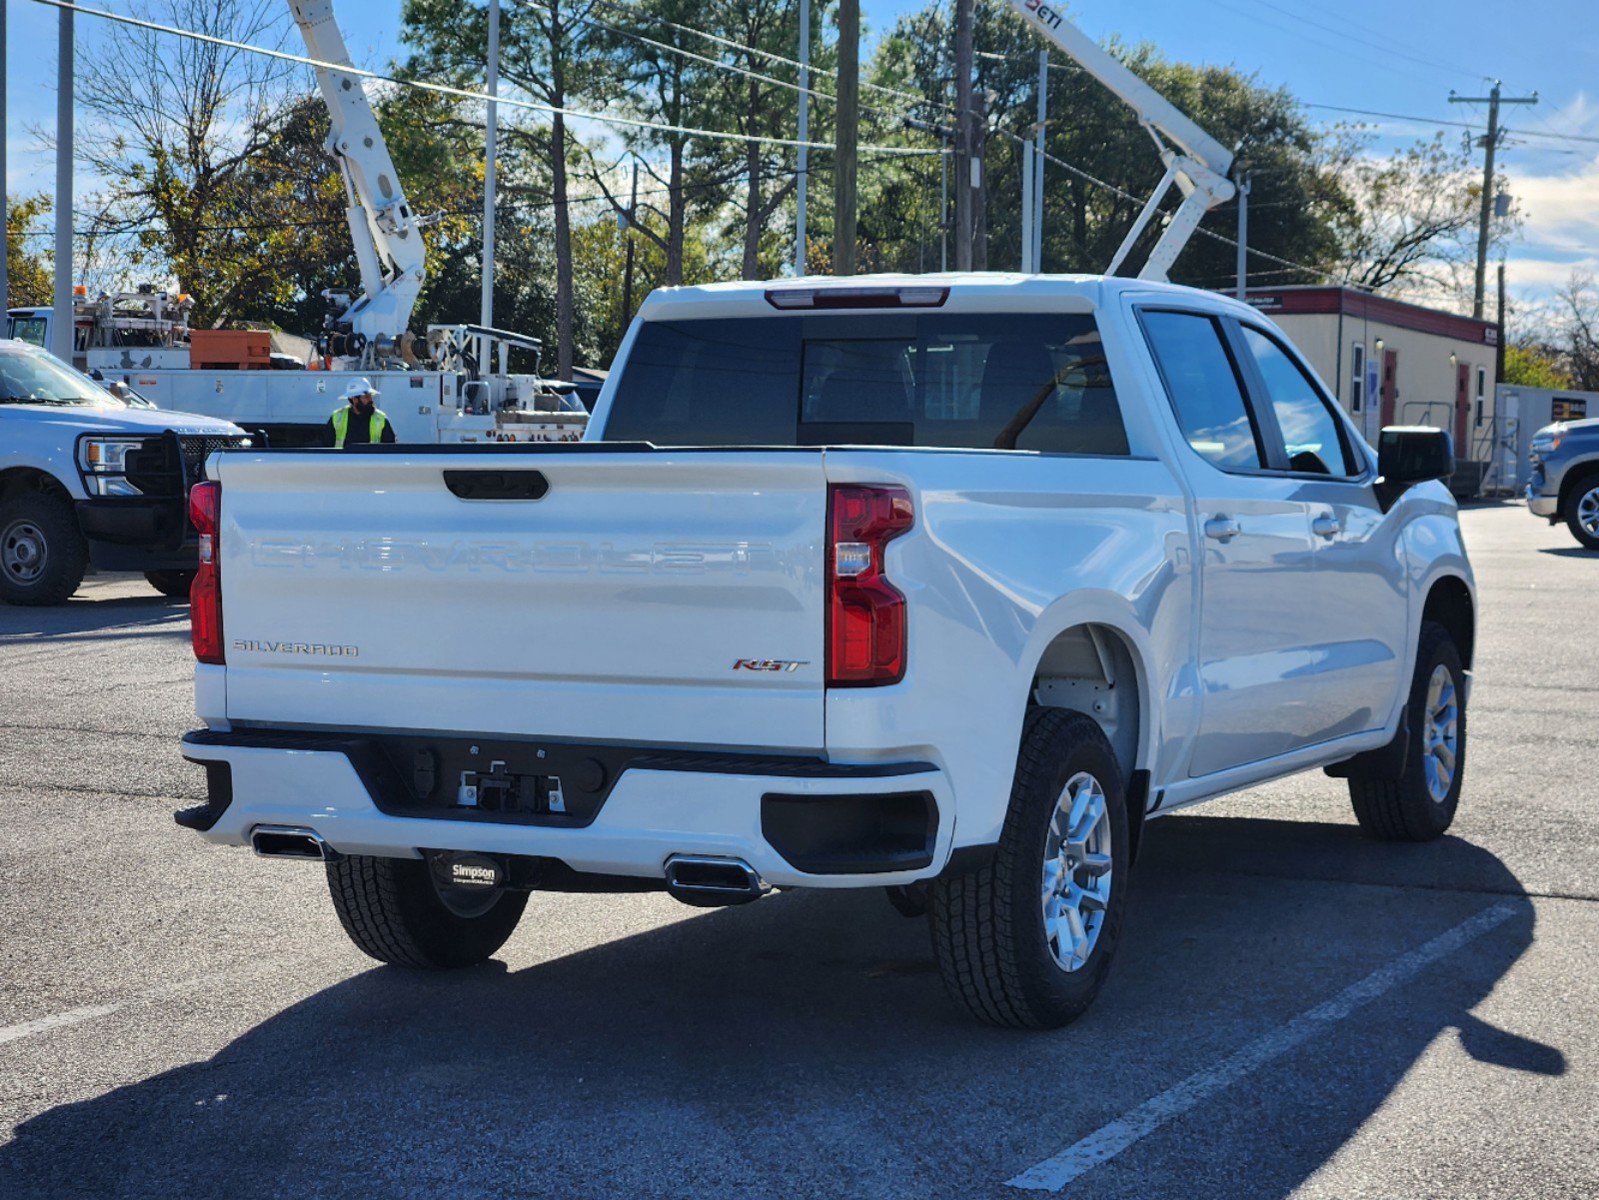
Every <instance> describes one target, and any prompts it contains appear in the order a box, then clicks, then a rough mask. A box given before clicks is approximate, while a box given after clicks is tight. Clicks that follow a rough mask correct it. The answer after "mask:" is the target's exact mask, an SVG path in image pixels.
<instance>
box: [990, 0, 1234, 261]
mask: <svg viewBox="0 0 1599 1200" xmlns="http://www.w3.org/2000/svg"><path fill="white" fill-rule="evenodd" d="M1010 5H1011V7H1012V8H1014V9H1015V10H1016V11H1017V12H1018V13H1020V14H1021V15H1022V17H1023V19H1024V20H1026V21H1027V23H1028V24H1029V25H1031V26H1032V27H1033V28H1034V29H1036V30H1038V32H1039V33H1040V34H1041V35H1043V36H1044V37H1046V38H1048V39H1049V40H1050V41H1051V42H1053V43H1054V44H1055V45H1057V46H1059V47H1060V48H1061V49H1062V50H1064V51H1065V52H1066V53H1067V54H1069V55H1071V56H1072V58H1074V59H1076V60H1077V62H1078V64H1079V65H1080V66H1081V67H1082V68H1083V70H1085V71H1087V72H1088V73H1089V74H1090V75H1092V76H1093V77H1094V78H1095V79H1097V80H1099V82H1101V83H1102V84H1104V85H1105V86H1106V87H1108V88H1109V89H1110V90H1111V91H1113V92H1115V93H1116V95H1118V96H1119V97H1121V99H1122V100H1123V101H1125V102H1126V103H1127V105H1128V106H1129V107H1130V108H1131V109H1132V110H1133V111H1134V112H1135V113H1137V114H1138V119H1139V121H1140V122H1141V123H1142V124H1143V126H1144V128H1145V129H1147V130H1149V133H1150V136H1151V137H1153V138H1154V139H1155V145H1156V147H1157V148H1158V149H1159V151H1160V157H1161V161H1162V162H1164V163H1165V164H1166V174H1165V175H1164V176H1162V177H1161V181H1160V183H1159V185H1158V186H1157V187H1156V188H1155V192H1154V195H1152V196H1150V198H1149V199H1148V201H1146V202H1145V204H1144V208H1143V211H1142V212H1140V213H1139V214H1138V220H1136V221H1134V222H1133V227H1132V229H1130V230H1128V232H1127V236H1126V237H1125V238H1124V239H1123V240H1122V244H1121V246H1120V248H1119V249H1118V250H1117V251H1116V255H1115V257H1114V258H1112V259H1111V262H1110V266H1109V267H1108V268H1107V274H1115V272H1116V269H1117V268H1118V267H1120V266H1121V265H1122V262H1123V261H1124V260H1125V259H1126V258H1127V255H1128V254H1129V253H1130V252H1131V251H1132V248H1133V245H1134V243H1135V242H1137V241H1138V238H1139V236H1140V235H1141V234H1142V233H1143V232H1144V230H1145V229H1146V228H1147V227H1148V226H1149V222H1150V221H1151V220H1152V219H1153V218H1154V216H1155V213H1156V212H1157V211H1158V210H1159V208H1160V202H1161V200H1162V199H1164V198H1165V196H1166V193H1167V192H1168V191H1169V190H1170V189H1171V186H1172V184H1174V183H1175V184H1176V185H1177V187H1178V189H1179V190H1180V191H1181V192H1182V194H1183V202H1182V204H1180V205H1179V206H1178V208H1177V211H1176V212H1175V213H1173V214H1172V218H1171V220H1170V221H1168V222H1167V223H1166V228H1165V229H1164V230H1162V231H1161V235H1160V240H1159V241H1158V242H1156V243H1155V248H1154V249H1153V250H1151V251H1150V252H1149V258H1148V260H1147V261H1146V262H1145V263H1144V267H1143V270H1141V271H1139V272H1138V277H1139V278H1140V279H1155V280H1161V281H1164V280H1165V279H1166V276H1167V272H1169V271H1170V270H1171V266H1172V263H1174V262H1176V261H1177V256H1178V255H1179V254H1181V253H1182V252H1183V247H1184V246H1186V245H1187V244H1188V239H1189V238H1191V237H1192V236H1193V235H1194V230H1196V229H1198V228H1199V222H1200V219H1201V218H1202V217H1203V216H1204V215H1205V214H1206V213H1207V212H1209V211H1210V210H1211V209H1213V208H1215V207H1216V206H1217V205H1219V204H1225V203H1226V202H1227V201H1229V200H1231V199H1232V198H1233V194H1234V191H1235V190H1236V189H1235V188H1234V187H1233V184H1232V181H1231V180H1229V179H1228V178H1227V175H1228V172H1230V171H1231V170H1232V165H1233V156H1232V154H1231V153H1230V152H1229V151H1227V150H1225V149H1223V148H1222V146H1221V144H1220V143H1219V142H1217V141H1216V139H1215V138H1213V137H1211V136H1210V134H1208V133H1206V132H1205V131H1204V130H1203V129H1201V128H1200V127H1199V126H1198V125H1196V124H1195V123H1194V122H1193V121H1191V120H1190V119H1189V118H1188V117H1187V116H1185V115H1184V114H1183V113H1182V112H1180V111H1179V110H1178V109H1177V108H1176V107H1175V106H1174V105H1173V104H1172V103H1171V101H1169V100H1167V99H1166V97H1164V96H1162V95H1161V94H1160V93H1159V92H1157V91H1156V90H1155V89H1154V88H1152V87H1150V86H1149V84H1147V83H1145V82H1144V81H1143V80H1142V79H1140V78H1139V77H1138V76H1137V75H1135V74H1133V72H1132V71H1130V70H1128V69H1127V68H1126V67H1125V66H1123V65H1122V64H1121V63H1120V62H1118V61H1117V60H1116V59H1115V58H1114V57H1112V56H1111V55H1109V54H1107V53H1106V52H1105V51H1104V50H1103V49H1101V48H1100V46H1099V45H1098V43H1096V42H1095V41H1094V40H1093V39H1092V38H1090V37H1089V36H1088V35H1087V34H1085V33H1084V32H1083V31H1082V30H1081V29H1078V28H1077V26H1075V25H1073V24H1072V23H1071V22H1070V21H1068V20H1067V19H1066V18H1065V17H1063V16H1062V15H1061V14H1060V13H1058V12H1056V11H1055V10H1054V9H1052V8H1050V7H1049V6H1048V5H1047V4H1045V3H1043V0H1010ZM1168 143H1169V144H1168Z"/></svg>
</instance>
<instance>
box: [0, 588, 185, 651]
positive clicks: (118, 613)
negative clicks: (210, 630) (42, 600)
mask: <svg viewBox="0 0 1599 1200" xmlns="http://www.w3.org/2000/svg"><path fill="white" fill-rule="evenodd" d="M161 634H166V635H170V636H172V637H179V636H182V637H187V636H188V634H189V604H188V601H186V600H173V599H169V598H168V597H166V596H119V597H116V598H107V599H103V600H101V599H93V598H88V597H83V596H77V597H74V598H73V599H71V600H69V601H68V602H67V603H65V604H62V605H58V606H56V607H54V608H27V607H23V606H21V605H9V604H0V638H13V637H26V638H53V637H70V638H72V640H73V641H78V642H82V641H94V640H97V639H105V638H115V639H117V640H124V639H126V638H129V637H141V636H149V635H161Z"/></svg>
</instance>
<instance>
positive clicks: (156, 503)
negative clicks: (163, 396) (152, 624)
mask: <svg viewBox="0 0 1599 1200" xmlns="http://www.w3.org/2000/svg"><path fill="white" fill-rule="evenodd" d="M249 444H250V439H249V438H248V437H247V436H246V434H245V432H244V430H242V429H240V428H239V427H238V426H237V425H233V424H230V423H229V422H227V421H218V420H214V419H212V418H210V417H204V416H197V415H195V414H192V413H181V412H163V411H159V410H155V409H152V408H150V407H148V406H143V405H136V404H129V403H127V402H126V401H124V400H121V399H119V398H117V397H116V396H113V395H111V394H110V393H109V392H107V391H106V390H105V389H104V388H102V387H101V386H100V385H99V384H97V383H95V381H93V380H92V379H89V378H88V377H87V376H85V375H82V374H80V373H79V372H77V371H74V370H72V369H71V368H70V367H67V366H66V365H64V364H63V363H62V362H61V361H60V360H59V359H57V358H55V357H53V356H51V355H49V354H46V353H45V352H44V351H43V350H40V349H38V348H37V347H34V346H31V345H29V344H27V343H25V342H15V341H7V340H3V339H0V602H4V603H7V604H31V605H45V604H60V603H62V602H64V601H65V600H66V599H67V598H68V597H70V596H71V595H72V593H73V592H75V591H77V589H78V585H79V584H80V583H82V582H83V576H84V574H85V573H86V572H87V570H88V569H89V567H90V566H93V567H96V568H98V569H100V570H105V571H141V572H143V573H144V575H145V578H146V579H148V580H149V581H150V583H151V585H152V586H154V587H155V588H156V589H157V590H158V591H160V592H162V593H163V594H165V595H168V596H175V597H176V596H187V595H188V592H189V581H190V580H191V579H192V578H193V575H194V571H195V567H196V564H197V562H198V558H197V547H198V546H199V539H198V537H197V535H196V534H195V531H194V528H193V526H192V525H190V524H189V521H188V517H187V497H188V489H189V486H190V484H191V483H193V482H194V481H195V480H197V479H199V478H200V477H201V474H202V472H203V470H204V465H205V460H206V457H207V456H208V455H210V454H211V453H212V452H213V451H215V450H220V449H226V448H229V447H240V446H248V445H249Z"/></svg>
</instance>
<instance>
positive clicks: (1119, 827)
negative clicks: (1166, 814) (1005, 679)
mask: <svg viewBox="0 0 1599 1200" xmlns="http://www.w3.org/2000/svg"><path fill="white" fill-rule="evenodd" d="M1127 853H1128V824H1127V809H1126V805H1125V800H1124V792H1123V784H1122V778H1121V771H1120V768H1119V767H1118V766H1117V763H1116V757H1115V754H1114V753H1113V752H1112V750H1111V747H1110V743H1109V742H1108V741H1107V740H1106V738H1105V734H1104V732H1103V731H1102V730H1101V729H1100V727H1099V726H1098V725H1097V724H1096V723H1095V722H1094V721H1093V720H1091V719H1090V718H1088V717H1086V716H1083V715H1082V714H1080V713H1073V712H1067V711H1065V710H1063V709H1053V708H1044V709H1036V710H1034V711H1033V712H1032V713H1031V714H1030V715H1029V717H1028V720H1027V725H1026V727H1025V729H1024V732H1023V735H1022V744H1021V751H1020V754H1019V755H1018V757H1017V763H1016V778H1015V782H1014V784H1013V786H1012V790H1011V801H1010V809H1009V811H1008V813H1007V815H1006V818H1005V825H1004V829H1003V831H1002V833H1001V834H1000V841H999V846H998V849H997V852H996V853H995V856H994V859H993V861H992V862H991V863H989V864H988V865H987V866H985V867H983V868H982V869H980V870H977V871H973V872H971V873H969V874H965V875H959V876H956V877H954V878H951V879H942V880H939V881H937V882H936V883H935V884H934V885H933V888H932V895H931V901H932V903H931V907H930V913H929V916H930V918H931V924H932V932H933V949H934V953H935V954H936V955H937V957H938V965H939V969H940V971H941V972H942V974H943V976H944V983H945V985H946V986H947V987H948V989H949V992H950V995H951V996H953V997H954V998H955V999H956V1000H957V1001H958V1002H959V1003H960V1004H962V1005H963V1006H965V1008H966V1009H967V1010H968V1011H970V1012H971V1013H972V1015H973V1016H976V1017H978V1018H980V1019H981V1020H984V1021H988V1022H990V1023H992V1024H995V1025H1010V1026H1019V1027H1025V1028H1034V1029H1048V1028H1056V1027H1058V1026H1061V1025H1065V1024H1067V1023H1068V1022H1070V1021H1072V1020H1075V1019H1076V1018H1077V1017H1078V1016H1080V1015H1081V1014H1082V1013H1083V1011H1084V1010H1085V1009H1087V1008H1088V1006H1089V1004H1090V1003H1092V1001H1093V999H1094V997H1095V996H1096V995H1097V994H1098V992H1099V989H1100V987H1101V986H1102V985H1103V984H1104V982H1105V977H1106V975H1107V974H1108V972H1109V970H1110V964H1111V960H1112V958H1113V957H1114V955H1115V952H1116V945H1117V942H1118V941H1119V939H1120V937H1121V924H1122V915H1123V913H1124V911H1125V909H1126V904H1127V867H1128V857H1127Z"/></svg>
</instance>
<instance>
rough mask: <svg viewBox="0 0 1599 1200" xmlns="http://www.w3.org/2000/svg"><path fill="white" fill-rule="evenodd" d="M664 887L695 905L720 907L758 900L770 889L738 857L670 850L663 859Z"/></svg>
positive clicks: (682, 899)
mask: <svg viewBox="0 0 1599 1200" xmlns="http://www.w3.org/2000/svg"><path fill="white" fill-rule="evenodd" d="M666 890H667V891H668V892H669V893H671V895H672V897H673V898H674V899H677V900H681V901H682V902H683V903H684V904H692V905H693V906H695V907H696V908H722V907H725V906H726V905H729V904H748V903H749V902H750V901H751V900H759V899H760V898H761V897H762V896H764V895H765V894H766V893H767V892H768V891H769V890H770V889H769V888H768V887H767V886H766V884H764V883H762V882H761V877H760V876H759V875H757V874H756V873H755V868H754V867H752V866H750V865H749V863H747V862H745V861H744V860H743V859H742V858H715V857H711V856H708V855H700V854H674V855H672V857H670V858H668V859H667V860H666Z"/></svg>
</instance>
